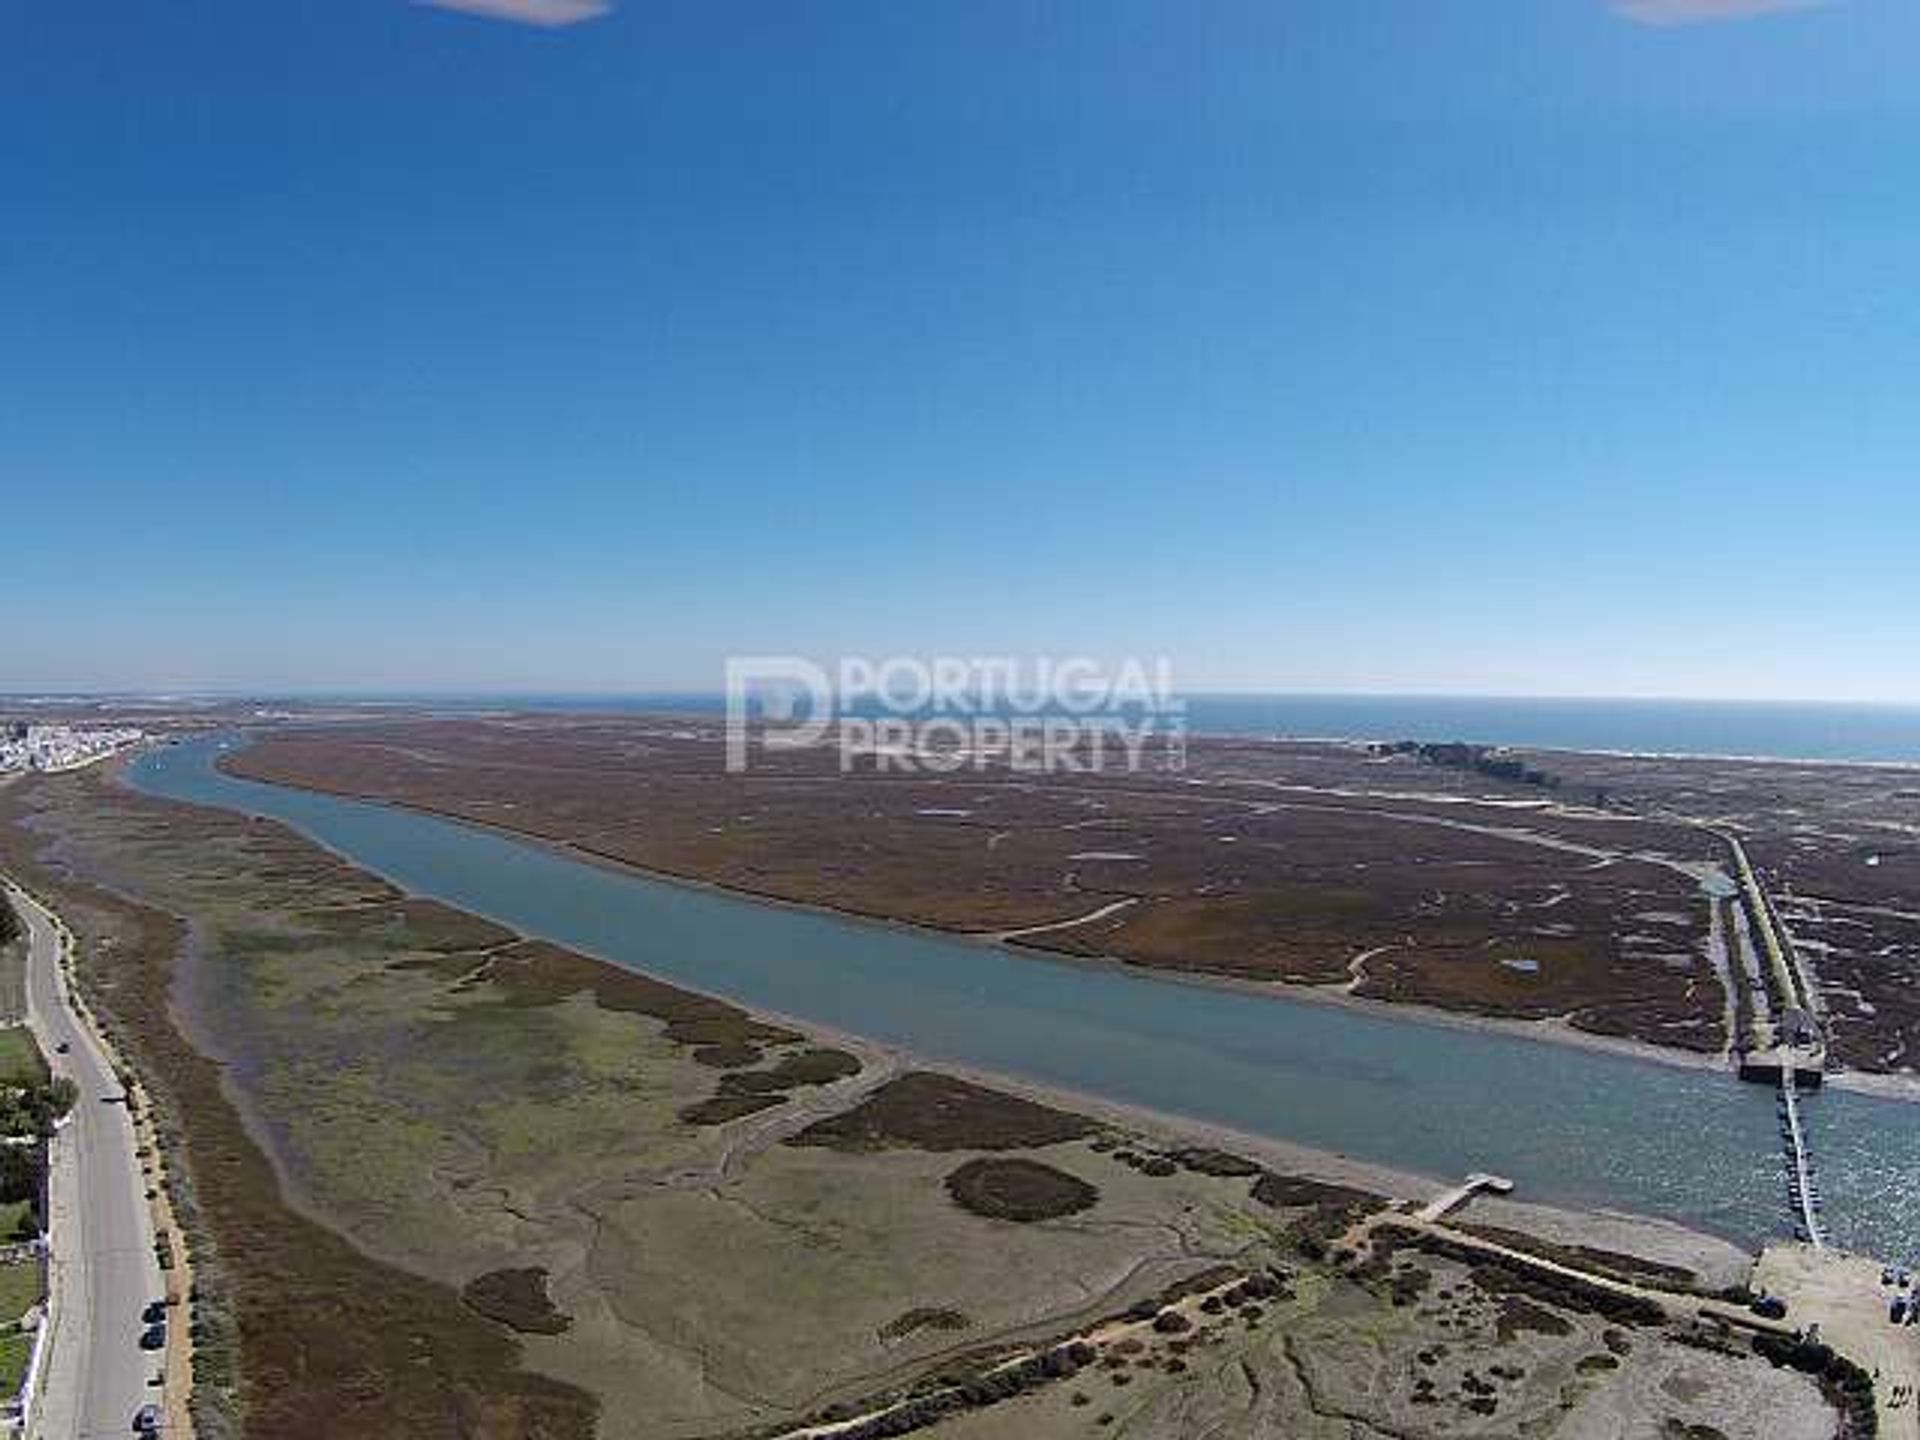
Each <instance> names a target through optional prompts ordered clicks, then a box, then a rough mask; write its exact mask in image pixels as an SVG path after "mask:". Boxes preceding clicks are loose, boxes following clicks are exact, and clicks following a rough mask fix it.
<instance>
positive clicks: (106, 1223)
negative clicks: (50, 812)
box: [7, 886, 164, 1440]
mask: <svg viewBox="0 0 1920 1440" xmlns="http://www.w3.org/2000/svg"><path fill="white" fill-rule="evenodd" d="M7 894H8V898H9V899H10V900H11V901H12V902H13V906H14V909H15V910H16V911H17V912H18V913H19V915H20V917H21V918H22V919H23V920H24V921H25V922H26V925H27V930H28V934H29V946H28V956H27V1020H28V1023H29V1024H31V1025H32V1027H33V1031H34V1034H35V1035H36V1036H37V1037H38V1038H39V1041H40V1045H41V1048H42V1049H44V1050H45V1051H46V1053H47V1060H48V1062H49V1063H50V1064H51V1065H52V1067H53V1073H54V1074H56V1075H66V1076H68V1077H70V1078H71V1079H72V1080H73V1082H74V1084H75V1085H77V1086H78V1087H79V1091H80V1095H79V1098H78V1099H77V1100H76V1101H75V1102H74V1106H73V1113H72V1115H71V1117H70V1118H69V1119H68V1120H67V1121H66V1123H65V1124H64V1125H62V1126H61V1128H60V1131H59V1133H58V1134H57V1135H56V1136H55V1137H54V1140H53V1145H52V1163H51V1173H50V1174H49V1176H48V1199H49V1204H48V1209H49V1212H50V1215H49V1222H48V1229H49V1233H50V1235H51V1239H52V1256H51V1260H50V1263H49V1266H48V1288H49V1291H50V1309H51V1324H52V1326H53V1329H52V1333H51V1335H50V1337H49V1339H50V1346H51V1348H50V1349H49V1350H48V1352H47V1356H46V1362H45V1372H44V1375H43V1379H42V1384H41V1393H40V1398H39V1401H38V1403H37V1404H36V1405H35V1407H34V1412H33V1423H32V1429H31V1431H30V1436H42V1437H45V1440H91V1437H95V1436H107V1435H111V1436H115V1437H122V1436H127V1435H130V1434H132V1424H133V1416H134V1412H135V1411H137V1410H138V1409H139V1408H140V1407H141V1406H142V1405H145V1404H147V1403H148V1402H150V1401H152V1402H158V1400H159V1399H160V1391H159V1389H158V1388H157V1387H155V1386H152V1385H151V1384H150V1383H149V1382H150V1381H152V1380H153V1378H154V1377H155V1376H156V1375H157V1374H158V1373H159V1370H160V1364H161V1360H160V1356H159V1354H158V1353H156V1352H149V1351H144V1350H142V1349H140V1348H139V1339H140V1332H141V1330H142V1328H143V1327H142V1326H141V1323H140V1312H141V1310H142V1309H143V1308H144V1307H145V1306H146V1305H147V1304H148V1303H149V1302H150V1301H153V1300H155V1299H157V1298H159V1297H160V1296H161V1295H162V1294H163V1293H164V1290H163V1286H162V1277H161V1274H160V1267H159V1264H158V1262H157V1261H156V1260H155V1259H154V1253H153V1242H154V1236H153V1224H152V1219H151V1214H150V1212H149V1209H148V1206H147V1202H146V1192H145V1184H144V1182H143V1181H142V1179H141V1175H140V1163H139V1161H138V1159H137V1158H136V1157H135V1154H134V1149H135V1141H134V1133H133V1124H132V1121H131V1120H130V1118H129V1117H128V1114H127V1108H126V1106H125V1104H124V1103H122V1101H121V1098H120V1097H121V1094H122V1091H121V1087H120V1084H119V1082H118V1081H117V1080H116V1079H115V1078H114V1073H113V1068H112V1066H111V1065H110V1064H109V1063H108V1061H107V1057H106V1055H105V1053H104V1052H103V1051H102V1049H101V1047H100V1045H99V1042H98V1041H96V1040H95V1039H94V1036H93V1032H92V1030H91V1029H89V1028H88V1026H87V1025H86V1024H85V1023H83V1022H82V1021H81V1019H80V1018H79V1017H78V1016H77V1015H76V1014H75V1013H74V1011H73V1009H72V1007H71V1006H70V1005H69V1003H68V1001H67V996H66V986H65V982H64V980H63V979H62V978H61V975H60V963H59V961H60V952H61V947H62V946H63V945H65V944H66V943H68V935H67V931H66V929H65V927H64V926H63V925H62V924H61V923H60V922H59V921H58V920H57V919H55V918H54V916H52V915H51V914H49V913H48V912H47V911H45V910H43V909H41V908H40V906H39V905H37V904H35V903H34V902H33V901H32V900H30V899H28V898H27V897H26V896H25V895H23V894H21V893H20V892H19V891H18V890H15V889H14V888H13V887H12V886H8V889H7ZM62 1044H65V1045H66V1046H67V1047H68V1051H67V1053H66V1054H64V1055H63V1054H60V1053H59V1046H61V1045H62Z"/></svg>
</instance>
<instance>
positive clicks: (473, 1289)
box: [460, 1266, 573, 1335]
mask: <svg viewBox="0 0 1920 1440" xmlns="http://www.w3.org/2000/svg"><path fill="white" fill-rule="evenodd" d="M460 1298H461V1299H462V1300H464V1301H466V1302H467V1304H468V1305H469V1306H471V1307H472V1308H473V1309H475V1310H477V1311H479V1312H480V1313H481V1314H482V1315H484V1316H486V1317H487V1318H488V1319H489V1320H497V1321H499V1322H500V1323H501V1324H502V1325H505V1326H506V1327H507V1328H508V1329H510V1330H517V1331H519V1332H520V1333H521V1334H522V1335H559V1334H561V1333H563V1332H564V1331H566V1330H567V1329H569V1328H570V1327H571V1326H572V1324H573V1317H572V1316H570V1315H567V1314H566V1313H564V1312H563V1311H561V1310H558V1309H556V1308H554V1304H553V1298H552V1297H551V1296H550V1295H548V1294H547V1272H546V1271H545V1270H543V1269H541V1268H540V1267H538V1266H532V1267H529V1268H527V1269H522V1270H494V1271H490V1272H489V1273H487V1274H485V1275H481V1276H479V1277H477V1278H475V1279H473V1280H469V1281H468V1282H467V1285H466V1288H465V1289H463V1290H461V1292H460Z"/></svg>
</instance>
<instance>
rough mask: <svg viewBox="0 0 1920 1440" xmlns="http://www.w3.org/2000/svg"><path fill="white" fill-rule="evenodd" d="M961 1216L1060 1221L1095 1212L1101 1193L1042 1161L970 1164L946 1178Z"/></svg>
mask: <svg viewBox="0 0 1920 1440" xmlns="http://www.w3.org/2000/svg"><path fill="white" fill-rule="evenodd" d="M947 1194H949V1195H951V1196H952V1197H953V1203H954V1204H956V1205H958V1206H959V1207H960V1208H961V1209H962V1210H968V1211H971V1212H972V1213H973V1214H975V1215H984V1216H986V1217H987V1218H988V1219H989V1220H1017V1221H1020V1222H1023V1223H1024V1222H1028V1221H1033V1220H1058V1219H1059V1218H1060V1217H1062V1216H1063V1215H1076V1214H1078V1213H1079V1212H1080V1211H1082V1210H1088V1209H1091V1208H1092V1207H1093V1205H1094V1203H1095V1202H1096V1201H1098V1200H1099V1198H1100V1192H1099V1191H1098V1190H1096V1189H1095V1188H1094V1187H1093V1186H1091V1185H1089V1184H1088V1183H1087V1182H1086V1181H1084V1180H1082V1179H1080V1178H1079V1177H1078V1176H1075V1175H1069V1174H1067V1172H1066V1171H1064V1170H1056V1169H1054V1168H1053V1166H1051V1165H1042V1164H1041V1163H1040V1162H1039V1161H1038V1160H1019V1159H1014V1160H999V1159H995V1160H969V1161H968V1162H967V1163H966V1164H964V1165H962V1166H961V1167H960V1168H959V1169H958V1170H955V1171H954V1172H953V1173H952V1174H951V1175H949V1176H947Z"/></svg>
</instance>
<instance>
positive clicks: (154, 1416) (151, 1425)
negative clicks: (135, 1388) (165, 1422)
mask: <svg viewBox="0 0 1920 1440" xmlns="http://www.w3.org/2000/svg"><path fill="white" fill-rule="evenodd" d="M133 1433H134V1434H136V1435H158V1434H159V1433H160V1407H159V1406H158V1405H142V1406H141V1407H140V1408H139V1409H138V1410H136V1411H134V1412H133Z"/></svg>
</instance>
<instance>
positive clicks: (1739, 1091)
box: [131, 737, 1920, 1260]
mask: <svg viewBox="0 0 1920 1440" xmlns="http://www.w3.org/2000/svg"><path fill="white" fill-rule="evenodd" d="M236 743H240V742H237V741H235V740H233V739H231V738H220V737H209V738H204V739H199V740H194V741H190V742H186V743H182V744H178V745H174V746H170V747H166V748H161V749H156V750H151V751H149V752H147V753H146V754H144V755H143V756H141V757H140V758H139V759H138V760H137V761H136V762H135V764H134V765H133V766H132V769H131V778H132V782H133V784H134V785H136V786H137V787H138V788H139V789H141V790H144V791H146V792H147V793H149V794H153V795H159V796H164V797H166V798H169V799H174V800H183V801H188V802H192V803H195V804H202V805H212V806H217V807H222V808H226V809H230V810H236V811H240V812H242V813H246V814H254V815H264V816H269V817H271V818H273V819H277V820H281V821H284V822H286V823H287V824H289V825H291V826H293V827H294V828H295V829H297V830H299V831H301V832H302V833H304V834H306V835H307V836H309V837H311V838H312V839H314V840H316V841H318V842H320V843H321V844H323V845H325V846H327V847H328V848H330V849H332V850H334V851H335V852H337V853H339V854H341V855H343V856H345V857H346V858H347V859H349V860H351V861H353V862H354V863H355V864H358V865H360V866H362V867H364V868H366V869H368V870H371V871H374V872H375V873H377V874H380V875H382V876H385V877H386V878H387V879H389V880H390V881H392V882H393V883H394V884H396V885H398V886H400V887H402V888H404V889H406V890H409V891H412V892H414V893H417V894H420V895H425V896H430V897H432V898H434V899H437V900H441V901H444V902H445V903H447V904H449V905H453V906H456V907H458V908H460V909H463V910H468V911H472V912H474V913H476V914H479V915H484V916H487V917H488V918H490V919H493V920H496V921H498V922H500V923H501V924H503V925H507V926H511V927H512V928H514V929H516V930H519V931H520V932H522V933H524V934H527V935H530V936H536V937H539V938H542V939H547V940H551V941H554V942H555V943H558V944H561V945H566V946H570V947H572V948H574V949H576V950H580V951H582V952H584V953H586V954H590V955H594V956H598V957H600V958H601V959H604V960H607V961H609V962H611V963H613V964H616V965H621V966H625V967H628V968H630V969H634V970H641V971H645V972H646V973H648V974H651V975H656V976H659V977H661V978H663V979H666V980H671V981H675V982H678V983H681V984H684V985H687V986H690V987H693V988H696V989H700V990H705V991H708V992H711V993H713V994H716V995H722V996H725V997H727V998H728V999H732V1000H735V1001H738V1002H739V1003H741V1004H743V1005H746V1006H748V1007H752V1008H759V1009H765V1010H773V1011H778V1012H780V1013H782V1014H786V1015H790V1016H792V1017H794V1018H796V1019H798V1020H802V1021H807V1020H811V1021H814V1022H816V1023H819V1024H823V1025H828V1026H832V1027H835V1028H837V1029H840V1030H844V1031H847V1032H850V1033H852V1034H857V1035H863V1036H866V1037H869V1038H871V1039H873V1040H877V1041H880V1042H883V1043H886V1044H890V1045H897V1046H900V1047H903V1048H905V1049H908V1050H911V1051H913V1052H915V1053H916V1054H918V1055H921V1056H923V1057H925V1058H927V1059H928V1060H930V1061H934V1062H938V1061H942V1060H944V1061H949V1062H953V1063H955V1064H959V1065H963V1066H968V1067H974V1068H979V1069H984V1070H991V1071H997V1072H1000V1073H1003V1074H1008V1075H1013V1076H1019V1077H1024V1078H1027V1079H1030V1080H1034V1081H1038V1082H1041V1083H1044V1084H1048V1085H1056V1086H1063V1087H1067V1088H1069V1089H1073V1090H1077V1091H1080V1092H1083V1093H1086V1094H1091V1095H1096V1096H1100V1097H1104V1098H1106V1099H1109V1100H1113V1101H1117V1102H1121V1103H1127V1104H1134V1105H1142V1106H1147V1107H1150V1108H1152V1109H1155V1110H1158V1111H1162V1112H1165V1113H1167V1114H1170V1115H1176V1116H1189V1117H1192V1118H1194V1119H1197V1120H1201V1121H1206V1122H1209V1123H1213V1124H1218V1125H1225V1126H1230V1127H1232V1128H1234V1129H1237V1130H1241V1131H1245V1132H1248V1133H1250V1134H1255V1135H1263V1136H1270V1137H1273V1138H1276V1139H1280V1140H1287V1141H1292V1142H1295V1143H1298V1144H1303V1145H1310V1146H1314V1147H1316V1148H1319V1149H1322V1150H1327V1151H1332V1152H1337V1153H1343V1154H1346V1155H1349V1156H1352V1157H1354V1158H1356V1159H1361V1160H1367V1161H1372V1162H1375V1163H1378V1164H1383V1165H1390V1166H1394V1167H1397V1168H1400V1169H1403V1170H1413V1171H1418V1172H1421V1173H1424V1174H1428V1175H1432V1176H1435V1177H1442V1178H1446V1179H1449V1180H1451V1179H1453V1178H1456V1177H1458V1176H1460V1175H1461V1174H1464V1173H1465V1172H1467V1171H1470V1170H1490V1171H1494V1172H1496V1173H1499V1174H1503V1175H1508V1176H1511V1177H1512V1178H1513V1179H1514V1180H1515V1181H1516V1182H1517V1184H1518V1186H1519V1196H1520V1197H1521V1198H1526V1199H1532V1200H1539V1201H1551V1202H1558V1203H1563V1204H1570V1205H1576V1206H1586V1207H1604V1208H1613V1209H1620V1210H1628V1211H1634V1212H1638V1213H1642V1214H1649V1215H1657V1216H1662V1217H1665V1218H1668V1219H1673V1220H1678V1221H1680V1222H1682V1223H1685V1224H1689V1225H1693V1226H1695V1227H1698V1228H1701V1229H1705V1230H1710V1231H1713V1232H1715V1233H1718V1234H1721V1235H1724V1236H1726V1237H1728V1238H1729V1239H1732V1240H1736V1241H1738V1242H1740V1243H1742V1244H1745V1245H1749V1246H1757V1245H1758V1244H1760V1243H1762V1242H1764V1241H1765V1240H1767V1239H1769V1238H1773V1237H1777V1236H1780V1235H1783V1234H1786V1233H1788V1231H1789V1218H1788V1214H1787V1208H1786V1199H1785V1188H1784V1180H1783V1162H1782V1159H1781V1154H1780V1143H1779V1138H1778V1131H1777V1126H1776V1122H1775V1115H1774V1097H1773V1092H1772V1091H1770V1090H1767V1089H1764V1088H1761V1087H1758V1086H1751V1085H1743V1084H1740V1083H1739V1082H1737V1081H1735V1080H1734V1079H1732V1078H1731V1077H1730V1076H1724V1075H1721V1074H1719V1073H1717V1072H1712V1071H1705V1070H1694V1069H1683V1068H1680V1067H1676V1066H1668V1065H1662V1064H1657V1063H1652V1062H1647V1061H1639V1060H1633V1059H1629V1058H1624V1057H1620V1056H1615V1055H1608V1054H1599V1053H1593V1052H1588V1051H1584V1050H1579V1049H1575V1048H1573V1047H1569V1046H1564V1045H1554V1044H1550V1043H1547V1042H1541V1041H1533V1040H1528V1039H1524V1038H1520V1037H1515V1036H1510V1035H1496V1034H1487V1033H1483V1032H1479V1031H1473V1030H1466V1029H1459V1028H1450V1027H1447V1026H1443V1025H1435V1024H1429V1023H1423V1022H1421V1021H1419V1020H1417V1019H1414V1018H1397V1017H1391V1016H1381V1015H1375V1014H1371V1013H1360V1012H1356V1011H1353V1010H1349V1009H1341V1008H1336V1007H1332V1006H1326V1005H1315V1004H1310V1003H1298V1002H1290V1001H1287V1000H1283V999H1266V998H1260V997H1253V996H1248V995H1246V994H1243V993H1233V992H1228V991H1223V990H1218V989H1211V988H1207V987H1204V986H1200V985H1193V984H1183V983H1180V982H1178V981H1175V980H1169V979H1161V978H1156V977H1154V976H1152V975H1149V974H1143V973H1139V972H1134V971H1127V970H1122V969H1119V968H1118V967H1114V966H1104V965H1086V964H1076V963H1073V962H1071V961H1054V960H1048V959H1044V958H1038V957H1035V956H1033V955H1031V954H1026V953H1018V952H1014V951H1010V950H1007V949H1005V948H1003V947H1000V946H997V945H992V944H985V943H974V942H969V941H964V940H960V939H955V938H948V937H943V936H940V935H938V934H933V933H928V932H923V931H915V930H909V929H905V928H901V927H895V926H885V925H876V924H868V923H865V922H861V921H857V920H850V919H843V918H840V917H836V916H832V915H827V914H819V913H814V912H810V911H803V910H796V909H792V908H788V907H783V906H777V905H770V904H763V903H760V902H756V901H754V900H751V899H748V898H744V897H738V896H733V895H728V894H724V893H720V892H714V891H707V890H699V889H693V888H689V887H686V886H681V885H675V884H671V883H668V882H665V881H658V880H652V879H649V878H647V877H645V876H641V875H635V874H627V873H621V872H616V871H612V870H608V869H604V868H600V867H598V866H594V865H589V864H586V863H583V862H580V861H576V860H572V859H569V858H567V857H566V856H564V855H562V854H559V853H557V852H555V851H552V850H549V849H546V848H543V847H541V846H538V845H535V844H531V843H528V842H524V841H520V840H516V839H513V838H511V837H509V836H505V835H500V834H496V833H494V832H491V831H486V830H482V829H478V828H475V827H472V826H467V825H462V824H459V823H457V822H453V821H448V820H441V819H437V818H434V817H432V816H427V815H422V814H418V813H415V812H412V811H408V810H403V809H399V808H395V807H392V806H387V805H380V804H374V803H369V802H364V801H356V800H343V799H339V798H336V797H332V796H326V795H317V794H312V793H309V792H306V791H300V790H294V789H289V788H285V787H282V786H276V785H266V784H261V783H258V782H254V781H248V780H239V779H235V778H233V777H232V776H228V775H225V774H223V773H221V772H220V771H219V770H217V769H216V768H215V766H214V761H215V759H216V758H217V755H218V754H219V751H220V750H221V749H222V748H223V747H229V746H232V745H234V744H236ZM1806 1109H1807V1114H1808V1122H1809V1128H1810V1132H1811V1139H1812V1144H1813V1148H1814V1153H1815V1158H1816V1161H1817V1163H1818V1167H1819V1171H1820V1177H1821V1187H1822V1190H1823V1191H1824V1193H1825V1195H1826V1200H1827V1207H1828V1219H1829V1221H1830V1228H1831V1230H1832V1233H1833V1238H1834V1240H1835V1242H1836V1243H1838V1244H1841V1245H1843V1246H1847V1247H1849V1248H1854V1249H1859V1250H1863V1251H1866V1252H1869V1253H1872V1254H1875V1255H1878V1256H1881V1257H1882V1258H1887V1259H1897V1260H1905V1259H1907V1258H1908V1257H1910V1256H1912V1255H1914V1254H1916V1253H1920V1190H1916V1186H1917V1185H1920V1107H1916V1106H1913V1105H1907V1104H1902V1103H1900V1102H1898V1101H1890V1100H1881V1099H1875V1098H1871V1097H1866V1096H1860V1095H1852V1094H1845V1093H1841V1092H1836V1091H1832V1090H1829V1091H1826V1092H1824V1093H1821V1094H1819V1095H1817V1096H1815V1097H1813V1098H1812V1099H1811V1100H1810V1101H1809V1102H1808V1103H1807V1107H1806Z"/></svg>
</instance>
